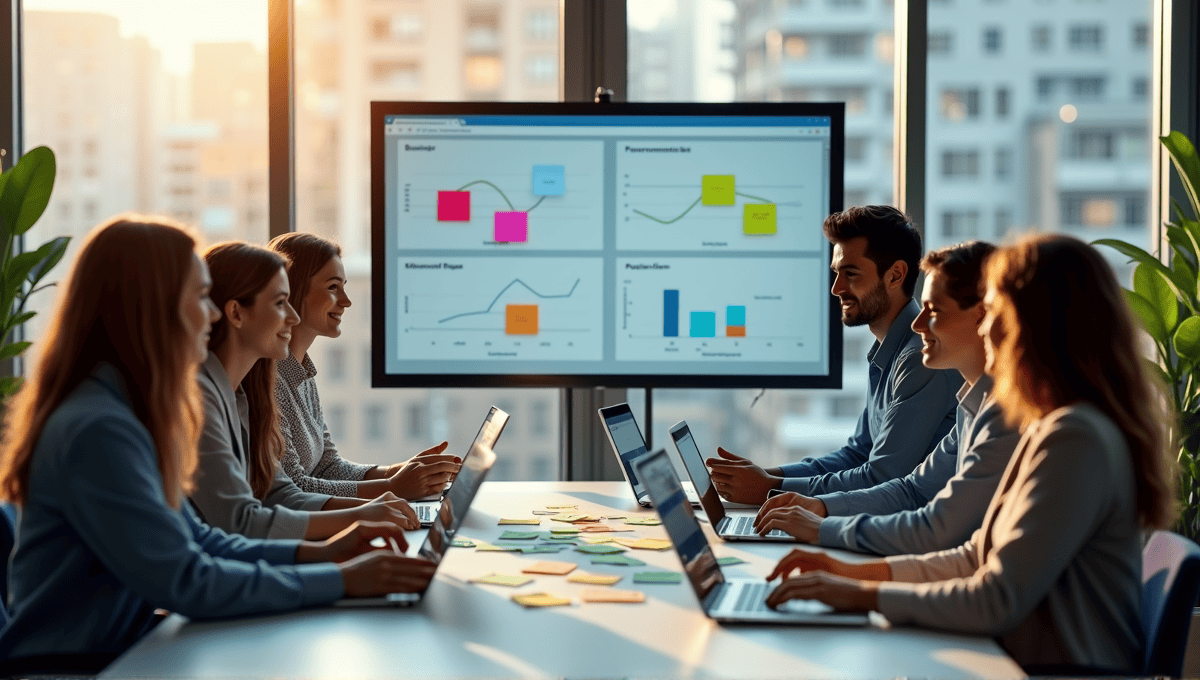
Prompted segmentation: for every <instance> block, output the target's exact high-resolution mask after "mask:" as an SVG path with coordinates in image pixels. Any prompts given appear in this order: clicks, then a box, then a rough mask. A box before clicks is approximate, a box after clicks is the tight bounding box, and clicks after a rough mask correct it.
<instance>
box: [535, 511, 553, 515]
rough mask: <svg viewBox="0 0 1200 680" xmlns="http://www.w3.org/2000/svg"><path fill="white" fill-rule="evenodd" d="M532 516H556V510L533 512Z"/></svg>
mask: <svg viewBox="0 0 1200 680" xmlns="http://www.w3.org/2000/svg"><path fill="white" fill-rule="evenodd" d="M533 514H535V515H557V514H558V511H557V510H534V511H533Z"/></svg>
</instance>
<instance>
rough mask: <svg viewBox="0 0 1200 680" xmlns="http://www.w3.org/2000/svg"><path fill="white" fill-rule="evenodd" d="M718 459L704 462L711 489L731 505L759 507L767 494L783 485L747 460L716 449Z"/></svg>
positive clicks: (781, 479) (780, 479)
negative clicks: (710, 472)
mask: <svg viewBox="0 0 1200 680" xmlns="http://www.w3.org/2000/svg"><path fill="white" fill-rule="evenodd" d="M717 455H718V456H719V457H718V458H709V459H708V460H706V461H704V462H705V464H707V465H708V467H709V469H710V470H711V471H712V482H713V486H715V487H716V488H717V493H719V494H721V495H722V496H724V497H725V498H726V499H727V500H730V501H733V502H734V503H752V504H754V505H760V504H762V502H763V501H765V500H767V492H769V491H770V490H771V489H778V488H779V487H780V485H782V484H783V478H782V477H775V476H773V475H770V474H767V471H766V470H764V469H762V468H761V467H759V466H758V465H755V464H754V463H751V462H750V461H749V460H747V459H745V458H742V457H741V456H738V455H736V454H733V453H730V452H729V451H727V450H725V449H724V448H722V447H719V446H718V447H717Z"/></svg>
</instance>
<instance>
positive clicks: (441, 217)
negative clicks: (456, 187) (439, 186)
mask: <svg viewBox="0 0 1200 680" xmlns="http://www.w3.org/2000/svg"><path fill="white" fill-rule="evenodd" d="M437 218H438V222H470V221H471V192H469V191H439V192H438V202H437Z"/></svg>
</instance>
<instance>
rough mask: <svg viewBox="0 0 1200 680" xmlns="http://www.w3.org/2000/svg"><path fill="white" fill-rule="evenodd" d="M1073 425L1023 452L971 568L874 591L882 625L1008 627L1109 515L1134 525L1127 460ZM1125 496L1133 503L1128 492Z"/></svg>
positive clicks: (1063, 423) (990, 630) (980, 630)
mask: <svg viewBox="0 0 1200 680" xmlns="http://www.w3.org/2000/svg"><path fill="white" fill-rule="evenodd" d="M1072 420H1073V419H1071V416H1067V418H1065V419H1063V420H1060V421H1059V422H1057V423H1053V424H1050V425H1049V426H1048V430H1047V431H1045V432H1044V433H1043V434H1044V436H1043V437H1042V438H1041V439H1040V440H1039V441H1032V442H1030V444H1029V446H1033V447H1034V448H1033V450H1031V451H1022V452H1021V454H1020V455H1021V456H1022V460H1021V462H1020V464H1021V465H1022V466H1024V469H1022V470H1020V471H1014V473H1015V474H1018V475H1019V478H1018V479H1017V480H1016V481H1015V482H1014V486H1013V487H1012V488H1011V489H1009V490H1008V491H1007V492H1006V496H1005V505H1006V507H1005V508H1003V509H1001V510H1000V512H999V513H998V514H997V519H996V521H995V524H994V525H993V526H992V527H990V528H989V532H990V536H991V538H992V540H993V541H994V543H993V545H992V546H991V548H990V550H989V551H988V553H987V555H986V556H984V558H983V559H982V560H980V562H979V563H978V564H977V569H976V571H975V572H974V573H972V574H970V576H969V577H968V578H956V579H952V580H948V581H942V582H935V583H920V584H908V585H898V584H884V585H881V586H880V590H879V610H880V612H882V613H883V614H884V615H885V616H886V617H887V618H888V620H890V621H892V622H893V623H909V622H912V623H917V624H921V625H928V626H934V627H937V628H942V629H947V630H953V631H960V632H966V633H976V634H993V635H994V634H997V633H999V632H1003V631H1008V630H1012V629H1013V628H1014V627H1015V626H1017V625H1018V624H1019V623H1020V622H1021V621H1023V620H1025V619H1026V618H1027V617H1028V616H1029V614H1030V612H1032V611H1033V609H1034V608H1035V607H1036V606H1037V605H1038V603H1039V602H1041V601H1042V600H1044V599H1045V598H1046V595H1047V593H1049V592H1050V590H1051V588H1053V587H1054V583H1055V581H1056V580H1058V579H1059V578H1060V576H1061V575H1062V573H1063V571H1064V570H1065V569H1066V568H1067V567H1068V565H1069V564H1070V563H1071V562H1072V561H1073V560H1074V559H1076V556H1077V555H1078V554H1079V552H1080V551H1081V550H1082V549H1083V548H1084V547H1085V546H1086V544H1087V542H1088V541H1089V540H1090V539H1091V538H1092V537H1093V535H1094V534H1095V532H1096V529H1097V525H1098V524H1099V523H1101V522H1103V521H1104V518H1105V516H1106V515H1107V514H1109V513H1126V514H1128V516H1129V521H1130V522H1135V521H1136V520H1135V519H1134V512H1135V511H1134V508H1133V507H1132V505H1133V503H1132V500H1127V501H1125V502H1124V503H1123V501H1122V497H1123V496H1125V492H1123V491H1122V490H1123V489H1128V488H1129V487H1131V486H1132V481H1131V478H1130V476H1131V473H1130V471H1129V463H1128V454H1127V453H1125V452H1124V451H1121V452H1119V453H1116V452H1114V451H1113V447H1115V446H1121V443H1109V442H1106V441H1103V440H1102V439H1101V437H1100V436H1099V435H1098V434H1097V433H1096V432H1095V431H1094V430H1093V429H1091V428H1090V427H1087V426H1085V425H1083V424H1081V423H1080V422H1078V421H1075V422H1072ZM1118 456H1125V458H1124V459H1118ZM1114 466H1115V467H1114ZM1127 495H1128V498H1129V499H1132V496H1133V494H1132V490H1131V489H1130V490H1129V491H1128V492H1127ZM888 562H889V564H891V566H892V568H893V571H896V567H897V565H896V564H895V563H893V562H892V558H889V560H888ZM909 566H911V565H909ZM904 569H905V565H901V567H900V570H901V571H903V570H904Z"/></svg>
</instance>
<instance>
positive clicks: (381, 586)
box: [338, 548, 437, 597]
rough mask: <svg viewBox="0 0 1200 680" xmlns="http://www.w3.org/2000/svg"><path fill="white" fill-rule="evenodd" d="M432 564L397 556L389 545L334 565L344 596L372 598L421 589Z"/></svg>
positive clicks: (427, 582) (430, 573)
mask: <svg viewBox="0 0 1200 680" xmlns="http://www.w3.org/2000/svg"><path fill="white" fill-rule="evenodd" d="M436 568H437V567H436V565H434V563H433V562H430V561H429V560H423V559H419V558H416V557H404V556H403V555H397V554H396V553H394V552H393V551H392V550H391V549H390V548H388V549H386V550H374V551H371V552H369V553H366V554H363V555H359V556H358V557H355V558H353V559H350V560H347V561H345V562H342V563H340V564H338V569H340V570H341V572H342V581H343V582H344V583H345V587H346V597H374V596H378V595H387V594H388V593H413V592H417V591H420V590H423V589H424V588H425V586H426V585H428V584H429V580H430V579H432V578H433V572H434V569H436Z"/></svg>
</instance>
